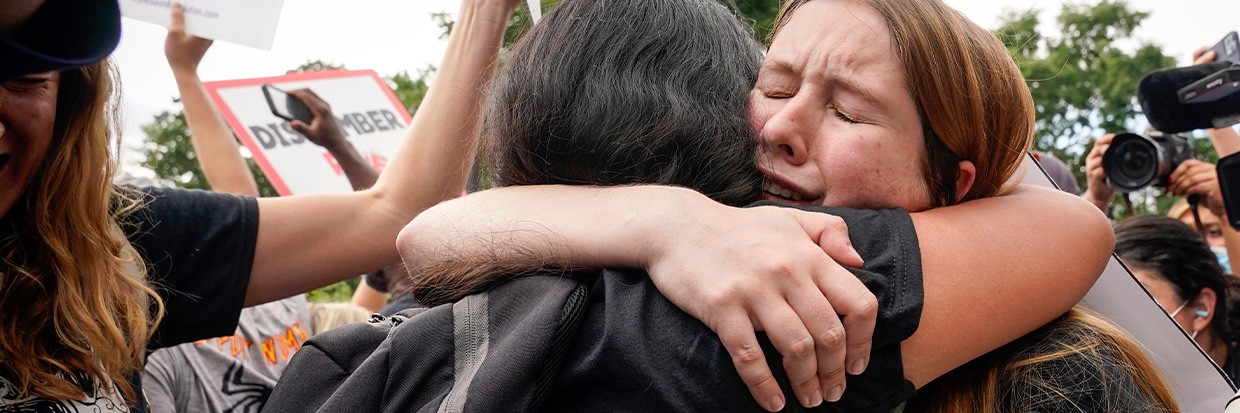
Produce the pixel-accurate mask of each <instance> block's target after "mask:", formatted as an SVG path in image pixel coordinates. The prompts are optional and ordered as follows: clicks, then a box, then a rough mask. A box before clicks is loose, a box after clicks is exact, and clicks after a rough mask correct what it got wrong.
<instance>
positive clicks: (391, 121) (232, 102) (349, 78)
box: [205, 70, 411, 195]
mask: <svg viewBox="0 0 1240 413" xmlns="http://www.w3.org/2000/svg"><path fill="white" fill-rule="evenodd" d="M265 83H270V84H272V85H274V86H276V87H278V88H280V89H283V90H293V89H300V88H309V89H310V90H312V91H314V93H315V94H317V95H318V96H319V97H320V98H322V99H323V100H324V101H326V102H327V103H328V104H329V105H331V110H332V113H333V116H334V117H335V118H336V119H337V121H338V123H339V124H340V127H341V129H343V130H344V133H345V135H346V137H347V138H348V139H349V142H351V143H352V144H353V146H354V147H355V148H357V151H358V152H359V153H360V154H361V155H362V157H363V158H365V160H366V162H367V163H369V164H370V165H371V166H373V167H374V168H375V169H376V170H380V171H382V169H383V166H384V165H385V164H387V161H388V160H389V159H391V158H392V156H394V155H395V154H396V150H397V147H398V146H400V142H401V140H402V139H404V137H405V129H406V128H408V126H409V121H410V120H411V118H410V116H409V112H408V111H406V110H405V108H404V106H403V105H401V103H400V100H399V99H397V98H396V95H395V94H393V93H392V90H391V89H390V88H388V86H387V84H386V83H385V82H384V81H383V79H382V78H380V77H379V75H378V74H376V73H375V72H374V71H371V70H358V71H344V70H333V71H324V72H309V73H294V74H289V75H286V76H279V77H269V78H259V79H242V80H229V81H221V82H207V83H205V85H206V87H207V92H208V93H209V94H210V95H211V98H212V99H213V100H215V104H216V106H218V107H219V108H220V112H221V113H222V114H223V115H224V119H225V120H227V121H228V125H229V126H231V127H232V129H233V132H235V133H236V134H237V137H238V138H239V139H240V140H241V142H242V143H243V144H245V146H246V147H247V148H249V149H250V152H251V153H253V155H254V161H255V162H257V163H258V166H259V167H261V168H262V170H263V173H265V174H266V175H267V179H268V180H270V181H271V185H272V186H274V187H275V188H276V191H278V192H279V193H280V195H293V194H309V193H322V192H349V191H352V190H353V188H352V186H350V185H349V180H348V179H347V178H346V177H345V176H344V172H343V171H342V170H341V168H340V165H339V164H338V163H337V162H336V160H335V158H333V157H332V156H331V154H329V153H328V152H327V150H326V149H323V148H321V147H319V146H317V145H315V144H313V143H311V142H310V141H308V140H306V138H305V137H304V136H301V135H300V134H298V133H296V132H294V131H293V129H292V128H290V127H289V126H288V122H287V121H285V120H284V119H281V118H278V117H276V116H275V115H273V114H271V109H270V108H269V106H268V105H267V99H266V97H264V95H263V91H262V85H263V84H265Z"/></svg>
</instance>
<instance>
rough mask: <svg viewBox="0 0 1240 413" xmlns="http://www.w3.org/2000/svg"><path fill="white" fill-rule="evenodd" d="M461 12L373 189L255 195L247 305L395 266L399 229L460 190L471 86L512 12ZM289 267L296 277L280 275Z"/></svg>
mask: <svg viewBox="0 0 1240 413" xmlns="http://www.w3.org/2000/svg"><path fill="white" fill-rule="evenodd" d="M461 9H462V10H461V15H460V18H459V19H458V20H457V23H456V26H455V27H454V30H453V33H452V37H451V38H450V40H449V42H448V51H447V52H446V54H445V56H444V63H443V65H442V66H441V67H440V74H439V77H438V78H437V79H436V82H435V84H434V85H433V86H432V87H431V89H430V91H429V92H428V93H427V95H426V99H424V100H423V102H422V109H420V110H418V113H417V115H416V116H415V117H414V120H413V123H412V125H410V128H409V136H408V137H407V138H406V139H405V141H404V142H403V143H402V144H401V148H400V150H399V151H398V153H397V155H396V157H395V158H394V159H393V160H392V162H391V163H390V164H388V167H387V168H385V169H384V172H383V173H382V174H380V176H379V178H378V181H377V182H376V183H375V185H374V187H372V188H371V189H368V190H365V191H358V192H353V193H350V194H334V195H316V196H299V197H293V198H291V199H271V200H262V201H260V203H259V210H260V215H261V216H262V219H260V221H259V234H258V245H257V248H256V252H255V260H254V269H253V272H252V274H251V276H250V285H249V289H248V290H247V296H246V300H247V302H248V303H250V304H254V303H261V302H265V301H269V300H272V299H277V298H280V297H287V296H288V295H291V294H296V293H300V292H304V291H308V290H311V289H313V288H316V287H319V286H322V285H327V284H330V283H332V282H336V281H340V280H342V279H344V278H346V277H348V276H349V274H361V273H365V272H369V271H374V270H377V269H379V268H381V267H383V266H385V265H389V264H391V263H393V262H397V261H398V260H400V255H399V254H397V252H396V248H395V246H396V243H395V242H394V241H395V240H396V235H397V233H398V232H399V231H400V229H401V228H402V227H403V226H404V225H405V224H406V223H408V222H409V221H410V220H411V219H413V217H414V216H416V215H417V214H418V213H420V212H421V211H423V210H424V209H426V208H428V207H430V206H432V205H435V204H437V203H439V202H441V201H443V200H445V199H449V198H452V197H456V196H459V195H460V194H461V192H462V190H463V188H464V186H465V184H464V182H465V180H466V177H467V176H468V173H469V165H470V162H471V161H472V160H473V152H474V148H475V146H476V141H477V134H478V125H479V124H480V123H481V117H480V116H481V115H480V108H481V102H482V100H483V99H482V92H481V91H482V90H484V89H485V87H486V84H487V83H488V81H489V79H490V77H491V73H492V71H493V70H494V65H495V60H496V58H497V55H498V53H499V44H500V39H501V37H502V36H503V30H504V26H505V23H506V22H507V18H508V15H509V14H511V12H512V9H511V8H509V7H508V6H505V5H503V4H496V3H495V2H493V1H488V0H475V1H469V0H466V1H464V2H463V3H462V6H461ZM290 273H293V274H299V276H298V277H287V276H286V275H287V274H290Z"/></svg>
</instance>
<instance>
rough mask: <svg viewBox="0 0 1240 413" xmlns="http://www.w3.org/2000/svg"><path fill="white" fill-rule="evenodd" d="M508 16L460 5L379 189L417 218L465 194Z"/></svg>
mask: <svg viewBox="0 0 1240 413" xmlns="http://www.w3.org/2000/svg"><path fill="white" fill-rule="evenodd" d="M510 13H511V10H507V9H506V7H504V6H501V5H496V4H491V2H487V1H474V2H469V1H467V2H464V3H462V5H461V14H460V18H459V19H458V20H457V22H456V24H455V26H454V27H453V30H452V35H451V37H450V38H449V41H448V49H447V51H446V53H445V55H444V58H443V62H442V63H441V65H440V67H439V71H438V75H437V77H436V79H435V82H434V84H433V85H432V86H431V88H430V90H429V91H428V92H427V94H426V98H425V99H424V100H423V101H422V104H421V105H420V106H419V108H418V111H417V113H416V114H415V115H414V118H413V121H412V123H411V124H410V127H409V131H408V133H407V136H406V137H405V141H404V142H403V144H402V146H401V149H400V153H399V155H398V156H396V157H395V158H394V159H393V160H392V162H391V163H390V164H388V166H387V167H386V168H384V171H385V173H383V174H381V175H380V177H379V180H378V182H377V183H376V184H375V189H378V190H382V191H383V192H384V193H385V198H387V199H391V200H393V202H398V203H400V204H401V206H402V209H404V210H408V211H410V212H414V213H416V212H417V211H420V210H421V209H422V208H425V207H428V206H430V205H434V204H435V203H438V202H439V201H441V200H444V199H449V198H453V197H456V196H459V195H460V194H461V193H462V192H463V191H464V189H465V181H466V179H467V177H468V175H469V170H470V167H471V165H472V162H473V159H474V156H473V154H474V152H475V150H476V148H477V140H478V135H479V134H480V129H481V124H482V107H483V104H484V101H485V99H484V96H483V93H482V91H483V90H485V89H486V88H487V87H488V85H489V84H490V82H491V78H492V76H493V74H494V71H495V63H496V60H497V56H498V54H499V47H500V40H501V38H502V37H503V31H504V27H505V25H506V22H507V17H508V15H509V14H510ZM414 181H416V182H414ZM412 217H413V214H410V215H409V218H412ZM406 222H407V220H406Z"/></svg>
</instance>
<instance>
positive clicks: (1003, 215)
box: [900, 185, 1115, 387]
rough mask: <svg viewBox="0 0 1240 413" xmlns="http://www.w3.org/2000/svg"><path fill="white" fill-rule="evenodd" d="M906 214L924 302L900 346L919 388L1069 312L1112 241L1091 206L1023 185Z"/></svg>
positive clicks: (1102, 219) (907, 374)
mask: <svg viewBox="0 0 1240 413" xmlns="http://www.w3.org/2000/svg"><path fill="white" fill-rule="evenodd" d="M912 217H913V224H914V226H915V227H916V228H917V239H918V243H919V244H920V245H921V255H922V273H923V279H924V289H925V304H924V307H923V309H922V316H921V324H920V326H919V327H918V329H917V331H916V332H915V333H914V334H913V335H912V337H910V338H909V339H908V340H906V341H904V342H903V343H902V345H901V347H900V348H901V352H902V358H903V360H904V373H905V377H906V378H907V379H909V381H911V382H913V384H914V385H916V386H918V387H920V386H922V385H924V384H926V383H928V382H929V381H930V380H933V379H934V378H936V377H938V376H940V375H942V374H944V373H946V372H948V371H950V370H952V369H954V368H956V367H958V366H960V365H963V364H964V363H965V362H967V361H969V360H972V359H974V358H976V357H978V356H981V355H982V354H985V353H987V352H989V351H991V350H993V349H995V348H998V347H999V346H1001V345H1003V344H1006V343H1008V342H1011V341H1012V340H1015V339H1016V338H1018V337H1020V336H1022V335H1025V334H1026V333H1028V332H1030V331H1033V330H1034V329H1036V328H1037V327H1039V326H1042V325H1043V324H1046V323H1047V322H1050V321H1051V320H1054V319H1055V318H1056V317H1058V316H1060V315H1062V314H1063V313H1064V312H1065V311H1067V310H1068V309H1070V308H1072V306H1073V305H1075V304H1076V303H1077V302H1078V301H1080V299H1081V298H1082V297H1084V296H1085V293H1086V292H1088V291H1089V288H1090V287H1092V286H1093V284H1094V282H1095V281H1096V280H1097V278H1098V276H1099V275H1100V274H1101V273H1102V269H1103V268H1104V267H1105V266H1106V263H1107V258H1108V257H1110V254H1111V252H1112V251H1113V250H1114V247H1115V236H1114V234H1113V233H1112V231H1111V227H1110V224H1109V223H1108V222H1107V219H1106V217H1104V216H1103V215H1102V213H1101V212H1099V211H1098V209H1097V208H1095V207H1094V206H1093V205H1091V204H1089V203H1088V202H1085V201H1083V200H1082V199H1080V198H1078V197H1075V196H1072V195H1070V194H1066V193H1063V192H1060V191H1056V190H1054V189H1050V188H1042V187H1035V186H1030V185H1021V186H1020V187H1019V188H1018V189H1017V190H1016V191H1015V192H1014V193H1012V194H1009V195H1005V196H999V197H992V198H985V199H980V200H976V201H970V202H967V203H964V204H961V205H957V206H953V207H947V208H938V209H933V210H929V211H925V212H919V213H915V214H912Z"/></svg>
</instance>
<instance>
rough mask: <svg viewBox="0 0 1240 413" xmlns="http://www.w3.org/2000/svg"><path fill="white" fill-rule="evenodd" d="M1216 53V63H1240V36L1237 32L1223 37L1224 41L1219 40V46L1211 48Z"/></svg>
mask: <svg viewBox="0 0 1240 413" xmlns="http://www.w3.org/2000/svg"><path fill="white" fill-rule="evenodd" d="M1210 50H1213V51H1214V61H1216V62H1232V63H1240V35H1238V34H1236V32H1234V31H1233V32H1231V33H1227V35H1226V36H1223V40H1219V42H1218V44H1216V45H1214V47H1211V48H1210Z"/></svg>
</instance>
